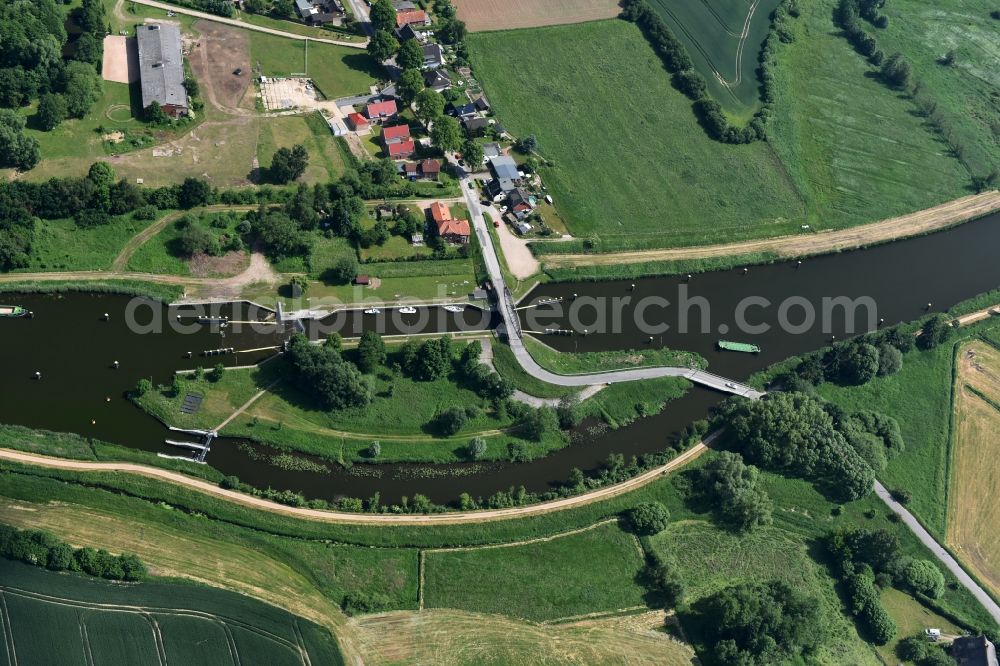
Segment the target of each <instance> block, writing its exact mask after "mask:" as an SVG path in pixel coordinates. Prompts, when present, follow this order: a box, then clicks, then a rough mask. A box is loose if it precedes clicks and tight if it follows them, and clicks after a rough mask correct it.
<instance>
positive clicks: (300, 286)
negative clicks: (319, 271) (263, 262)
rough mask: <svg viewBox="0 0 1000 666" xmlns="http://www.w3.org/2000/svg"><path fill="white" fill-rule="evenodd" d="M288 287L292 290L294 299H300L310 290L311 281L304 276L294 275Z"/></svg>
mask: <svg viewBox="0 0 1000 666" xmlns="http://www.w3.org/2000/svg"><path fill="white" fill-rule="evenodd" d="M288 286H289V288H290V289H291V290H292V297H293V298H299V297H300V296H303V295H305V293H306V291H307V290H308V289H309V280H308V279H307V278H306V276H304V275H293V276H292V279H291V280H289V283H288Z"/></svg>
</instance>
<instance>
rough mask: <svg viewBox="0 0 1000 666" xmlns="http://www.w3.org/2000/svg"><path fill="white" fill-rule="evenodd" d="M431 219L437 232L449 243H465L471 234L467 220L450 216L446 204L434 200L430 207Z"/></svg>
mask: <svg viewBox="0 0 1000 666" xmlns="http://www.w3.org/2000/svg"><path fill="white" fill-rule="evenodd" d="M430 213H431V219H432V220H433V221H434V227H435V228H436V229H437V234H438V236H440V237H441V238H443V239H444V240H446V241H448V242H449V243H460V244H463V245H464V244H466V243H468V242H469V237H470V236H471V235H472V227H471V226H470V225H469V221H468V220H456V219H455V218H453V217H452V216H451V211H450V210H448V206H447V205H445V204H443V203H441V202H440V201H435V202H434V203H432V204H431V207H430Z"/></svg>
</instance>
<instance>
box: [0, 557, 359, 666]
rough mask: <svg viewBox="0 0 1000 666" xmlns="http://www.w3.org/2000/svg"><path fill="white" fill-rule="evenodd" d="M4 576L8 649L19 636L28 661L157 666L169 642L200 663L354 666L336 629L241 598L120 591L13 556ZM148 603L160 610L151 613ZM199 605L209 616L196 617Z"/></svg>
mask: <svg viewBox="0 0 1000 666" xmlns="http://www.w3.org/2000/svg"><path fill="white" fill-rule="evenodd" d="M191 566H192V568H197V566H198V564H197V562H195V561H192V562H191ZM0 571H2V572H3V581H4V582H3V585H0V591H2V592H3V599H4V608H5V617H7V618H8V620H9V622H10V624H9V625H8V626H7V631H8V632H9V636H5V637H4V639H3V640H0V644H2V643H3V642H4V641H7V640H9V639H13V643H14V644H13V645H9V646H7V647H8V649H10V648H14V649H16V653H17V656H18V660H19V661H25V662H27V663H50V664H68V663H91V664H95V666H111V665H113V664H155V663H158V662H159V659H160V656H159V654H158V651H159V649H160V645H162V649H163V650H164V653H165V654H166V655H167V657H168V658H169V659H171V660H175V661H177V662H180V663H185V664H192V665H194V666H196V665H199V664H218V663H222V662H228V661H229V660H230V659H233V658H234V657H236V655H239V656H241V657H242V658H243V659H246V658H249V657H250V655H254V658H256V659H261V660H263V661H265V662H267V663H270V664H295V663H300V661H301V658H302V657H301V655H300V653H299V649H300V648H301V649H303V650H304V651H305V653H306V654H308V655H309V659H311V660H315V661H317V662H319V663H329V664H342V663H344V661H343V657H342V655H341V653H340V650H339V648H338V646H337V643H336V641H335V640H334V639H333V638H332V637H331V635H330V633H329V632H328V631H327V630H325V629H323V628H322V627H320V626H317V625H316V624H313V623H312V622H309V621H307V620H304V619H302V618H297V617H295V616H294V615H291V614H290V613H288V612H286V611H284V610H281V609H280V608H278V607H276V606H273V605H271V606H266V605H264V604H261V603H260V602H258V601H254V600H252V599H249V598H247V597H245V596H240V595H236V594H232V593H231V592H225V591H222V590H215V589H210V588H207V587H203V586H198V585H189V584H185V583H179V582H170V583H161V582H146V583H138V584H129V585H116V584H113V583H109V582H105V581H102V580H99V579H93V578H87V577H85V576H81V575H71V574H58V573H52V572H48V571H45V570H44V569H40V568H38V567H32V566H29V565H25V564H21V563H17V562H10V561H8V560H0ZM8 586H9V587H8ZM34 595H45V596H34ZM93 603H99V604H101V605H102V608H101V609H97V608H94V607H93V606H90V605H89V604H93ZM143 607H146V608H155V610H154V611H153V612H152V613H146V612H144V611H143V610H141V608H143ZM192 608H196V609H198V611H199V612H200V613H203V614H204V615H202V616H200V617H196V616H192V615H190V614H189V613H187V612H186V610H187V609H192ZM154 627H155V628H156V629H155V630H153V628H154ZM125 636H127V637H128V639H127V640H125V639H124V637H125ZM227 636H228V637H230V638H231V643H229V644H227ZM161 641H162V643H161ZM233 650H235V652H236V655H231V651H233Z"/></svg>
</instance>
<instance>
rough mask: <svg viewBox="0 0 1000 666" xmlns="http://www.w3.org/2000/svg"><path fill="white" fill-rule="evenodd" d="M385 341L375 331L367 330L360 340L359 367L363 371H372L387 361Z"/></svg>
mask: <svg viewBox="0 0 1000 666" xmlns="http://www.w3.org/2000/svg"><path fill="white" fill-rule="evenodd" d="M385 357H386V353H385V341H384V340H382V336H380V335H379V334H378V333H376V332H374V331H365V332H364V333H362V334H361V340H360V342H358V367H359V368H361V371H362V372H366V373H372V372H374V371H375V369H376V368H377V367H379V366H380V365H382V364H383V363H385Z"/></svg>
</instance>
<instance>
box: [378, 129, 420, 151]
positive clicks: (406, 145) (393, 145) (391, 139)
mask: <svg viewBox="0 0 1000 666" xmlns="http://www.w3.org/2000/svg"><path fill="white" fill-rule="evenodd" d="M382 145H384V146H385V151H386V152H387V153H389V157H391V158H393V159H405V158H407V157H409V156H410V155H412V154H413V153H414V152H416V150H417V147H416V144H414V143H413V139H412V138H411V137H410V126H409V125H406V124H403V125H393V126H392V127H383V128H382Z"/></svg>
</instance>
